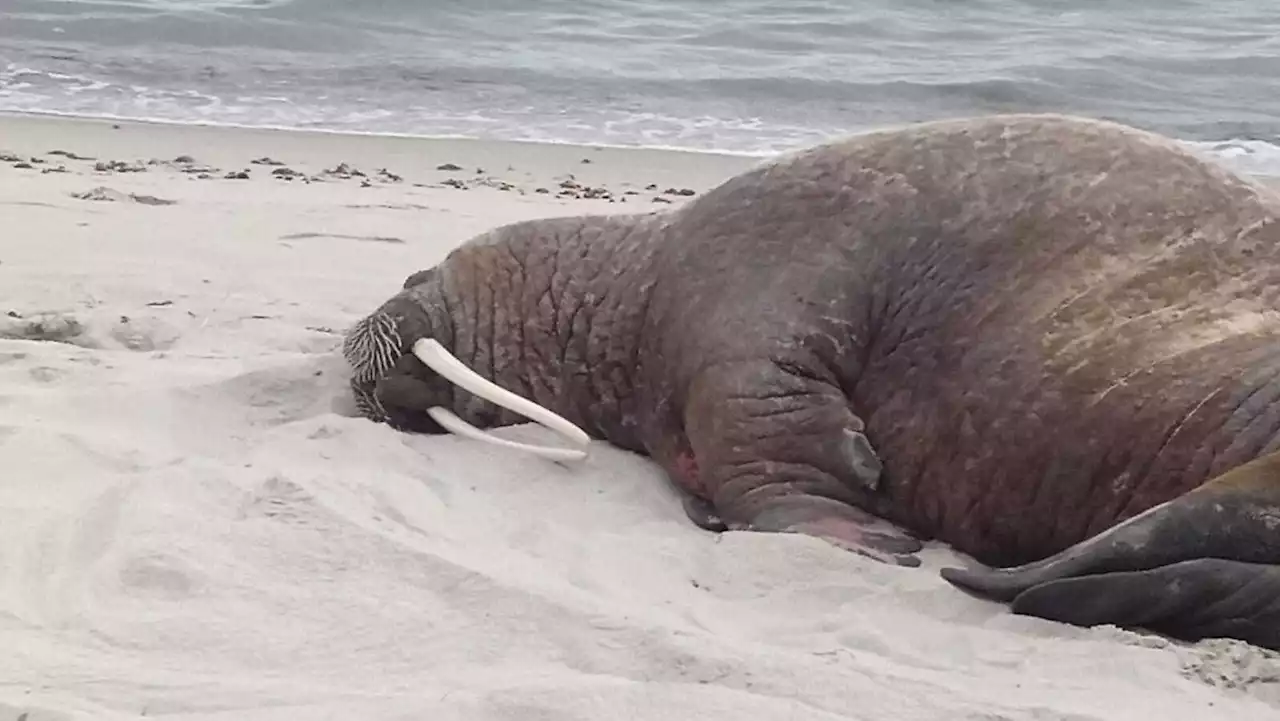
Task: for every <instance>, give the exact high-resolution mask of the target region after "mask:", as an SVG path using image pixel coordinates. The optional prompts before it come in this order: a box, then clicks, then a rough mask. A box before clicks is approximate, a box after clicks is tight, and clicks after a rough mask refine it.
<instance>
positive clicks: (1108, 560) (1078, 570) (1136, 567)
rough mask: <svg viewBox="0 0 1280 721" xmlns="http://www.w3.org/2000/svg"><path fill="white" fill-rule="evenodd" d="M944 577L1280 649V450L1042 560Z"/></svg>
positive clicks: (1092, 618) (1056, 616) (1079, 613)
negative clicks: (1011, 566) (1014, 566)
mask: <svg viewBox="0 0 1280 721" xmlns="http://www.w3.org/2000/svg"><path fill="white" fill-rule="evenodd" d="M942 577H943V578H945V579H946V580H948V581H949V582H951V583H953V584H955V585H956V586H959V587H961V588H964V589H966V590H969V591H972V592H974V593H976V594H978V595H981V596H985V597H988V598H993V599H996V600H1001V601H1008V602H1010V604H1011V609H1012V610H1013V612H1014V613H1019V614H1024V615H1031V616H1038V617H1041V618H1047V619H1050V620H1057V621H1063V622H1065V623H1072V624H1076V625H1082V626H1092V625H1097V624H1115V625H1120V626H1143V627H1146V628H1149V629H1151V630H1153V631H1157V632H1160V633H1165V634H1167V635H1169V636H1173V637H1175V638H1182V639H1187V640H1193V639H1198V638H1204V637H1206V636H1227V637H1232V638H1239V639H1243V640H1246V641H1249V642H1250V643H1256V644H1258V645H1261V646H1266V647H1268V648H1276V649H1280V453H1274V454H1271V455H1268V456H1263V457H1261V458H1258V459H1255V460H1253V461H1251V462H1249V463H1246V464H1244V465H1242V466H1239V467H1237V468H1235V469H1233V470H1231V471H1228V472H1227V473H1224V474H1222V475H1221V476H1218V477H1217V478H1215V479H1213V480H1211V481H1209V482H1208V483H1206V484H1205V485H1203V486H1201V487H1199V488H1197V489H1195V490H1194V491H1191V492H1189V493H1186V494H1184V495H1182V496H1180V497H1178V498H1175V499H1173V500H1172V501H1169V502H1167V503H1164V504H1161V505H1159V506H1156V507H1154V508H1151V509H1149V510H1147V511H1146V512H1144V513H1141V514H1139V515H1137V516H1135V517H1133V518H1131V519H1129V520H1127V521H1125V522H1123V523H1120V524H1118V525H1116V526H1113V527H1112V528H1110V529H1108V530H1106V531H1104V532H1102V533H1100V534H1098V535H1097V536H1094V537H1093V538H1090V539H1088V540H1086V541H1082V542H1081V543H1078V544H1076V545H1074V546H1072V547H1071V548H1068V549H1066V550H1064V551H1062V552H1061V553H1058V554H1056V555H1053V556H1050V557H1049V558H1046V559H1044V560H1042V561H1037V562H1035V563H1030V564H1027V565H1025V566H1019V567H1017V568H1008V569H989V568H981V567H979V568H971V569H959V568H946V569H943V570H942Z"/></svg>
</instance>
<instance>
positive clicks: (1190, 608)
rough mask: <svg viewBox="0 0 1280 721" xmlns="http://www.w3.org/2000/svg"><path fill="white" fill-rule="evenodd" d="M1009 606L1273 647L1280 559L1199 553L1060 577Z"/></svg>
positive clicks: (1279, 606) (1073, 619)
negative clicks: (1136, 567)
mask: <svg viewBox="0 0 1280 721" xmlns="http://www.w3.org/2000/svg"><path fill="white" fill-rule="evenodd" d="M1011 608H1012V610H1013V612H1014V613H1018V614H1023V615H1027V616H1038V617H1040V618H1046V619H1049V620H1051V621H1061V622H1063V623H1070V624H1074V625H1077V626H1096V625H1099V624H1114V625H1116V626H1130V627H1134V626H1141V627H1145V628H1151V629H1154V630H1159V631H1163V632H1166V633H1169V634H1170V635H1173V636H1176V637H1178V638H1182V639H1185V640H1188V641H1195V640H1199V639H1202V638H1239V639H1244V640H1246V641H1249V642H1250V643H1253V644H1255V645H1258V646H1264V647H1266V648H1273V649H1275V648H1280V566H1275V565H1268V564H1258V563H1241V562H1240V561H1226V560H1222V559H1218V558H1200V559H1196V560H1194V561H1183V562H1181V563H1174V564H1171V565H1168V566H1161V567H1159V568H1156V569H1153V570H1150V571H1129V572H1125V573H1104V574H1101V575H1098V576H1080V577H1077V578H1064V579H1062V580H1059V581H1050V582H1048V583H1043V584H1040V585H1039V586H1033V587H1031V588H1030V589H1028V590H1026V591H1023V592H1022V593H1021V594H1019V595H1018V596H1017V597H1016V598H1014V600H1013V604H1012V607H1011Z"/></svg>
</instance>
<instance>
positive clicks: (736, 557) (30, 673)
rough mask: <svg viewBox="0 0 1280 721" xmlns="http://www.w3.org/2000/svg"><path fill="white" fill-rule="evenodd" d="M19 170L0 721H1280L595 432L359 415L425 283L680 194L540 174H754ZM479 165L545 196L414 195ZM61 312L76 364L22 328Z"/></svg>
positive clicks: (1, 548)
mask: <svg viewBox="0 0 1280 721" xmlns="http://www.w3.org/2000/svg"><path fill="white" fill-rule="evenodd" d="M55 149H57V150H67V151H71V152H74V153H78V154H82V155H87V156H94V157H95V158H97V159H98V160H121V161H134V160H144V161H145V160H147V159H149V158H162V159H171V158H174V157H175V156H178V155H180V154H189V155H192V156H194V157H195V159H196V160H197V161H199V162H205V163H210V164H212V165H215V166H217V167H218V168H219V171H218V172H216V173H213V174H212V178H211V179H204V180H201V179H196V177H195V176H194V175H190V174H184V173H182V172H180V171H179V169H178V168H176V167H174V166H168V165H154V166H148V167H147V169H146V171H145V172H139V173H124V172H106V173H102V172H94V171H93V162H89V161H75V160H67V159H65V158H58V157H54V156H49V155H46V153H47V152H48V151H50V150H55ZM0 150H5V151H9V152H10V153H15V154H19V155H21V156H23V157H28V156H37V157H41V158H43V159H45V160H47V161H49V162H48V163H46V164H38V165H36V166H35V167H34V168H33V169H18V168H15V167H14V166H13V163H12V162H0V220H2V221H3V225H2V226H0V239H2V240H0V336H2V335H5V334H8V335H9V338H8V339H0V475H2V478H3V482H2V483H0V573H2V575H0V649H2V650H3V653H0V721H7V720H8V719H15V718H20V717H21V718H25V719H27V721H42V720H44V719H65V718H84V719H95V720H108V719H117V718H138V717H141V716H147V717H157V716H165V717H168V718H175V719H236V720H237V721H246V720H251V719H270V720H272V721H277V720H279V721H283V720H286V719H343V720H344V721H348V720H351V719H359V720H361V721H363V720H366V719H367V720H369V721H375V720H376V721H387V720H389V719H430V720H432V721H449V720H453V719H458V720H464V719H465V720H466V721H484V720H487V719H510V720H513V721H514V720H521V721H523V720H528V721H533V720H536V719H546V720H559V719H583V720H587V719H590V720H593V721H594V720H595V719H664V718H671V719H751V720H752V721H772V720H774V719H797V720H798V719H805V720H806V721H809V720H817V719H837V718H845V719H868V720H875V721H914V720H923V719H939V720H941V719H947V720H953V719H1041V720H1043V719H1071V720H1073V721H1079V720H1084V719H1135V720H1146V719H1162V720H1165V721H1174V720H1181V719H1187V720H1188V721H1190V720H1196V721H1203V720H1204V719H1227V718H1235V719H1275V718H1277V716H1278V715H1280V661H1277V660H1276V657H1275V656H1274V655H1269V654H1265V653H1263V652H1261V651H1259V650H1257V649H1252V648H1250V647H1248V646H1245V645H1243V644H1239V643H1229V642H1206V643H1202V644H1197V645H1194V646H1184V645H1180V644H1171V643H1169V642H1167V641H1164V640H1160V639H1157V638H1153V637H1144V636H1140V635H1138V634H1134V633H1128V632H1122V631H1118V630H1116V629H1093V630H1084V629H1077V628H1070V627H1065V626H1061V625H1057V624H1052V623H1047V622H1042V621H1037V620H1034V619H1027V618H1020V617H1015V616H1012V615H1010V614H1009V613H1007V611H1006V610H1005V609H1004V608H1003V607H1001V606H998V605H995V604H989V603H985V602H982V601H978V600H975V599H972V598H969V597H967V596H965V595H963V594H961V593H959V592H958V591H956V590H954V589H952V588H951V587H950V586H948V585H946V584H945V583H944V582H942V581H941V580H940V579H939V578H938V577H937V575H936V568H937V567H938V565H939V564H941V563H943V562H946V561H947V560H948V554H947V552H946V551H945V550H943V549H931V550H930V551H929V553H928V554H926V555H927V558H926V567H925V568H924V569H900V568H890V567H887V566H883V565H879V564H875V563H871V562H868V561H865V560H863V559H860V558H858V557H856V556H854V555H852V554H847V553H843V552H840V551H838V550H835V549H833V548H830V547H828V546H826V545H825V544H823V543H821V542H818V541H815V540H812V539H806V538H803V537H797V536H781V535H762V534H742V533H730V534H726V535H723V536H721V537H718V538H717V537H716V536H713V535H711V534H707V533H703V532H701V531H699V530H697V529H695V528H694V527H692V525H691V524H690V523H689V522H688V521H687V520H685V518H684V515H683V514H682V512H681V510H680V508H679V505H678V503H677V501H676V500H675V499H674V498H673V497H672V495H671V493H670V492H669V491H668V489H667V488H666V486H665V484H664V483H663V482H662V481H661V478H660V476H659V473H658V471H657V470H656V468H655V467H654V466H652V465H651V464H650V463H649V462H647V461H646V460H644V459H642V458H639V457H636V456H633V455H630V454H626V453H622V452H618V451H616V450H613V449H611V448H608V447H606V446H604V445H600V444H597V445H596V446H594V447H593V456H592V458H591V459H590V460H589V461H588V462H587V463H586V464H585V465H584V466H578V467H574V468H570V469H566V468H562V467H560V466H557V465H554V464H551V463H549V462H545V461H541V460H538V459H534V458H531V457H529V456H526V455H522V454H520V453H518V452H514V451H505V450H503V449H496V448H493V447H490V446H479V445H477V444H476V443H474V442H471V441H467V440H464V439H459V438H451V437H421V436H407V435H402V434H398V433H395V432H393V431H391V430H390V429H388V428H386V427H385V426H378V425H374V424H371V423H367V422H364V421H361V420H356V419H352V418H349V417H346V416H345V415H343V414H342V413H345V412H346V406H345V404H343V403H341V402H339V401H337V400H336V399H339V398H341V397H342V392H343V390H344V388H343V385H342V377H341V371H342V368H341V364H340V362H339V361H338V360H337V355H336V353H335V348H336V345H337V343H338V342H339V338H338V336H337V335H336V334H335V332H334V331H341V330H343V329H345V328H346V327H347V325H348V324H349V323H350V322H352V321H353V320H354V319H355V318H357V317H358V316H360V315H362V314H364V313H367V312H368V311H370V310H371V309H372V308H373V307H375V306H376V305H377V304H378V303H380V302H381V301H382V300H384V299H385V298H386V297H387V296H388V295H390V294H391V293H393V292H394V291H395V290H396V288H398V287H399V284H400V282H401V281H402V280H403V278H404V276H405V275H407V273H408V272H409V271H411V270H416V269H419V268H422V267H426V266H428V265H430V264H432V263H434V262H435V261H437V260H438V259H439V258H440V257H442V255H443V254H444V253H445V252H446V251H447V249H448V248H449V247H451V246H452V245H454V244H456V243H458V242H461V241H463V240H465V239H466V238H467V237H469V236H470V235H472V234H474V233H476V232H478V231H481V230H483V229H485V228H488V227H490V226H492V225H495V224H497V223H501V222H506V221H511V220H515V219H518V218H529V217H535V216H547V215H555V214H561V213H567V212H572V213H578V212H585V211H588V210H602V209H609V210H626V209H635V208H651V207H656V206H655V204H653V203H652V202H651V201H650V200H649V199H650V198H651V197H652V196H653V195H654V193H653V192H644V193H642V194H640V195H635V196H627V197H628V198H629V202H628V204H626V205H622V204H617V203H615V204H609V203H608V202H606V201H602V200H556V199H555V198H553V197H550V196H548V195H540V194H537V193H534V192H533V189H534V188H535V187H538V186H539V185H542V186H546V187H549V188H552V189H553V190H555V189H557V188H555V183H556V182H557V179H558V177H560V176H562V175H563V174H565V173H575V174H576V175H577V176H578V178H579V179H580V180H582V181H584V182H587V183H589V184H595V185H599V184H603V185H606V186H608V187H609V188H611V189H612V190H613V191H614V192H616V193H621V192H622V191H623V190H625V189H626V186H624V185H623V183H624V182H626V181H630V182H631V183H633V184H634V185H633V186H631V187H633V188H637V189H638V188H643V187H644V186H645V185H646V184H648V183H656V184H657V185H658V186H659V189H663V188H665V187H666V186H678V187H686V186H687V187H690V188H693V189H695V190H703V189H705V188H707V187H709V186H711V185H713V184H714V183H716V182H718V181H719V180H720V179H722V178H724V177H726V176H727V175H729V174H731V173H733V172H736V171H738V170H740V169H742V168H745V167H747V166H749V165H750V164H752V163H753V162H755V161H752V160H750V159H744V158H733V157H717V156H711V155H696V154H678V153H658V152H641V151H621V150H592V149H584V148H578V147H570V146H540V145H517V144H496V143H477V142H466V141H411V140H397V139H386V138H370V137H349V136H334V135H320V134H290V133H278V132H250V131H240V130H214V129H191V128H173V127H164V126H142V125H124V126H123V127H120V128H118V129H113V128H112V127H111V125H110V124H103V123H91V122H79V121H63V120H49V119H22V118H3V119H0ZM263 155H270V156H273V157H275V158H278V159H279V160H282V161H284V162H286V163H287V164H288V165H289V167H291V168H293V169H295V170H298V171H303V172H306V173H308V174H315V173H318V172H319V171H321V170H322V169H324V168H327V167H332V166H334V165H336V164H337V163H338V162H342V161H345V162H347V163H350V164H352V165H354V166H355V167H357V168H359V169H361V170H363V171H366V172H372V171H374V170H376V169H378V168H381V167H386V168H388V169H390V170H391V171H392V172H395V173H398V174H400V175H402V176H404V180H403V181H402V182H399V183H384V182H381V181H375V182H374V183H373V184H372V187H365V188H362V187H360V185H361V183H360V181H359V179H358V178H357V179H351V180H330V181H328V182H314V183H310V184H305V183H303V182H301V181H292V182H286V181H282V180H279V179H275V178H272V177H270V175H269V174H270V172H271V170H272V168H271V167H269V166H258V165H250V164H249V162H248V161H249V160H250V159H252V158H257V157H260V156H263ZM584 157H585V158H589V159H591V160H592V162H591V163H590V164H582V163H581V162H580V161H581V159H582V158H584ZM445 162H453V163H457V164H458V165H461V166H463V167H464V168H466V169H467V172H463V173H448V172H441V171H437V170H435V167H436V166H437V165H439V164H441V163H445ZM58 163H62V164H65V166H66V167H67V168H68V169H69V171H70V172H67V173H43V172H41V169H42V168H48V167H51V166H53V165H57V164H58ZM476 166H480V167H483V168H485V169H486V171H488V172H489V173H490V174H491V175H493V176H494V177H496V178H500V179H504V180H506V181H508V182H511V183H514V184H516V186H518V188H517V189H516V190H508V191H502V190H498V189H496V188H493V187H474V188H472V189H470V190H457V189H454V188H449V187H420V186H418V185H415V183H421V184H435V183H439V182H440V181H442V180H444V179H446V178H448V177H457V178H463V179H469V178H472V177H473V176H474V175H475V173H474V170H475V167H476ZM508 166H510V167H511V169H510V170H508ZM244 167H249V168H252V173H251V179H249V180H226V179H222V176H223V175H225V173H226V172H227V171H230V170H236V169H240V168H244ZM98 187H105V188H108V189H110V192H107V193H106V195H107V196H108V197H115V198H117V199H116V200H115V201H109V200H81V199H76V198H73V197H72V196H71V194H72V193H79V192H85V191H91V190H93V189H95V188H98ZM519 189H524V190H525V191H526V193H525V194H520V192H519ZM131 193H132V194H137V195H144V196H155V197H158V198H161V199H167V200H173V201H176V203H175V204H172V205H153V204H146V203H139V202H134V201H133V200H131V199H130V197H129V195H128V194H131ZM374 238H383V239H384V240H374ZM386 238H392V239H395V240H385V239H386ZM6 312H9V313H10V316H4V313H6ZM13 316H19V317H13ZM38 321H43V324H44V325H43V330H42V332H44V333H45V334H46V335H49V336H56V337H59V338H61V339H63V340H69V341H70V342H47V341H43V342H42V341H35V340H27V339H22V338H18V339H14V336H30V335H32V334H33V333H34V332H36V331H40V330H41V329H40V328H34V327H33V325H34V324H35V323H36V322H38ZM73 323H74V324H79V327H78V328H77V327H75V326H74V325H73ZM331 329H332V330H331ZM503 432H505V433H508V434H510V436H512V437H519V438H524V439H531V438H540V439H542V440H543V441H544V442H552V440H551V439H550V438H549V435H548V434H544V433H541V432H540V431H539V429H536V428H534V427H531V426H522V427H518V428H514V429H507V430H505V431H503Z"/></svg>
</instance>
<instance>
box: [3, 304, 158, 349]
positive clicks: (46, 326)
mask: <svg viewBox="0 0 1280 721" xmlns="http://www.w3.org/2000/svg"><path fill="white" fill-rule="evenodd" d="M179 338H181V334H180V333H179V332H178V330H177V329H176V328H174V327H173V326H171V325H169V324H168V323H165V322H163V321H161V320H159V319H156V318H129V317H127V316H120V317H119V319H118V320H117V321H116V322H115V323H114V324H112V325H111V326H110V328H109V329H107V330H106V332H105V333H94V332H92V331H91V329H90V328H89V327H87V326H86V325H85V324H84V323H83V322H81V321H80V320H79V319H78V318H76V317H74V316H72V315H69V314H64V313H40V314H37V315H35V316H32V317H30V318H26V317H23V316H20V315H16V314H15V315H10V316H8V317H6V318H0V339H7V340H26V341H36V342H41V343H65V344H67V345H73V346H77V347H80V348H90V349H99V348H104V347H110V346H112V345H117V346H119V347H122V348H124V349H125V350H132V351H138V352H140V353H146V352H150V351H157V350H168V349H169V348H172V347H173V346H174V344H176V343H177V342H178V340H179ZM108 340H109V342H104V341H108ZM0 360H3V359H0Z"/></svg>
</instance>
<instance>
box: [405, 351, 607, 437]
mask: <svg viewBox="0 0 1280 721" xmlns="http://www.w3.org/2000/svg"><path fill="white" fill-rule="evenodd" d="M413 354H414V355H415V356H417V357H418V360H420V361H422V362H423V363H424V364H425V365H426V366H427V367H428V368H430V369H431V370H433V371H435V372H436V373H439V374H440V377H442V378H445V379H447V380H449V381H452V382H453V383H454V384H455V385H457V386H458V387H459V388H462V389H463V390H466V391H470V392H471V393H474V394H475V395H477V396H479V397H480V398H483V399H485V400H487V401H489V402H491V403H495V404H497V405H499V406H501V407H503V408H506V409H507V410H510V411H514V412H516V413H519V414H520V415H522V416H524V417H526V418H528V419H529V420H532V421H534V422H536V423H539V424H541V425H542V426H544V427H546V428H548V429H550V430H551V431H553V432H555V433H557V434H559V435H560V436H562V437H563V438H564V439H565V440H567V441H569V442H570V443H573V444H575V445H579V446H586V445H587V444H588V443H590V442H591V437H590V436H588V435H587V434H586V432H585V431H583V430H582V429H581V428H579V427H577V426H575V425H574V424H572V423H570V422H569V421H568V420H567V419H565V418H563V417H562V416H559V415H556V414H555V413H553V412H551V411H550V410H549V409H547V408H543V407H542V406H540V405H538V404H537V403H534V402H533V401H531V400H528V399H525V398H521V397H520V396H518V395H516V394H515V393H512V392H511V391H509V390H507V389H505V388H503V387H502V386H499V385H497V384H496V383H493V382H491V381H489V380H488V379H486V378H484V377H482V376H480V375H479V374H478V373H476V372H475V371H473V370H471V369H470V368H468V367H466V366H465V365H463V363H462V361H459V360H458V359H457V358H454V357H453V356H452V355H451V354H450V353H449V351H447V350H445V349H444V346H442V345H440V343H439V341H437V340H435V339H434V338H421V339H419V340H418V341H417V342H415V343H414V344H413ZM427 413H428V414H430V416H431V418H432V420H434V421H435V422H436V423H439V424H440V426H441V427H442V428H444V429H445V430H447V431H449V432H450V433H456V434H458V435H460V436H466V437H467V438H472V439H474V440H478V441H484V442H485V443H492V444H494V445H498V446H506V447H508V448H516V449H519V450H522V451H527V452H529V453H532V454H534V455H537V456H541V457H543V458H549V459H552V460H562V461H580V460H582V459H584V458H586V457H587V452H586V450H577V449H568V448H554V447H551V446H535V445H530V444H527V443H519V442H517V441H510V440H507V439H505V438H498V437H497V436H494V435H492V434H489V433H486V432H484V431H482V430H480V429H479V428H476V427H475V426H473V425H471V424H470V423H467V422H466V421H464V420H462V419H461V418H459V417H457V416H456V415H454V414H453V412H452V411H450V410H448V409H447V408H441V407H440V406H435V407H432V408H428V409H427Z"/></svg>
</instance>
